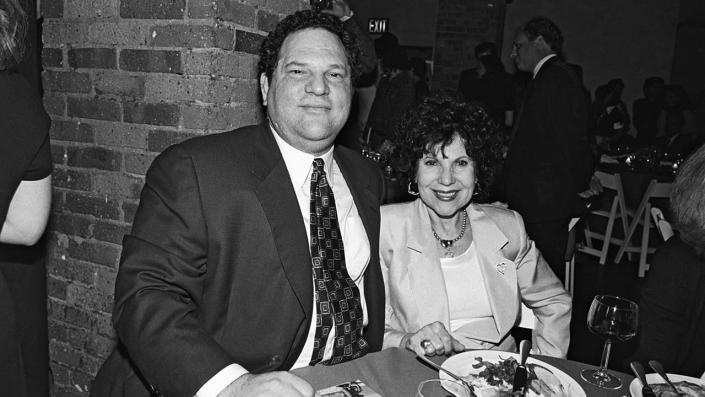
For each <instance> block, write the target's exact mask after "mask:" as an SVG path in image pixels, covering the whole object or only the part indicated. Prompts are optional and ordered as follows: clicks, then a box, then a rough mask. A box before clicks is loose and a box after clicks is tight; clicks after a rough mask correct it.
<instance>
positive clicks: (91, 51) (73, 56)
mask: <svg viewBox="0 0 705 397" xmlns="http://www.w3.org/2000/svg"><path fill="white" fill-rule="evenodd" d="M116 59H117V55H116V51H115V49H114V48H75V49H70V50H69V66H70V67H72V68H98V69H115V68H116V67H117V61H116Z"/></svg>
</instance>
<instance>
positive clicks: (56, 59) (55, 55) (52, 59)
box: [42, 48, 64, 68]
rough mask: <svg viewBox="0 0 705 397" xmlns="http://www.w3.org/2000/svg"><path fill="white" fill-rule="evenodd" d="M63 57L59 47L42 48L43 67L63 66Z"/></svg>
mask: <svg viewBox="0 0 705 397" xmlns="http://www.w3.org/2000/svg"><path fill="white" fill-rule="evenodd" d="M63 58H64V53H63V51H62V50H61V48H42V65H43V66H44V67H45V68H60V67H61V66H63V61H64V59H63Z"/></svg>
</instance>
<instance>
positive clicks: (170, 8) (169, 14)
mask: <svg viewBox="0 0 705 397" xmlns="http://www.w3.org/2000/svg"><path fill="white" fill-rule="evenodd" d="M115 1H116V0H114V2H115ZM119 3H120V16H121V17H122V18H140V19H181V18H183V17H184V10H185V9H186V1H185V0H168V1H144V0H119Z"/></svg>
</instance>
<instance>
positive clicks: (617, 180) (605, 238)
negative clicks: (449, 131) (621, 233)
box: [578, 171, 628, 265]
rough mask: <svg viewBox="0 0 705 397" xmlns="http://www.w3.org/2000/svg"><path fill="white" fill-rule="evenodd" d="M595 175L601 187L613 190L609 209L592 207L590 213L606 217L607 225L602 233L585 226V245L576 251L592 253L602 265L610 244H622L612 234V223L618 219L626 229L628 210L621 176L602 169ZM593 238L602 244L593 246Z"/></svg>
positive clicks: (623, 228)
mask: <svg viewBox="0 0 705 397" xmlns="http://www.w3.org/2000/svg"><path fill="white" fill-rule="evenodd" d="M595 176H596V177H597V178H598V179H599V180H600V184H601V185H602V187H603V189H609V190H612V191H614V198H613V199H612V205H611V206H610V209H609V210H605V209H599V208H596V209H593V210H592V211H590V214H592V215H597V216H599V217H603V218H607V226H606V228H605V231H604V233H600V232H597V231H594V230H591V229H590V226H589V225H586V226H585V245H582V246H579V247H578V251H580V252H584V253H586V254H588V255H593V256H596V257H598V258H600V264H601V265H604V264H605V262H606V261H607V251H608V250H609V248H610V244H622V243H623V240H621V239H618V238H615V237H613V236H612V232H613V231H614V224H615V222H616V221H617V220H618V219H619V220H620V221H621V223H622V230H627V227H628V219H627V217H628V211H627V205H626V204H625V201H624V190H623V187H622V178H621V176H620V174H609V173H606V172H602V171H596V172H595ZM593 239H595V240H602V245H600V246H599V247H598V246H595V245H594V243H593Z"/></svg>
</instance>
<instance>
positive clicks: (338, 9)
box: [321, 0, 352, 18]
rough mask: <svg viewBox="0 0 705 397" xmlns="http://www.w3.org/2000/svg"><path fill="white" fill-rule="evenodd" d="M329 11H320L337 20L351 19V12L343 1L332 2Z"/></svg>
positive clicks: (334, 0)
mask: <svg viewBox="0 0 705 397" xmlns="http://www.w3.org/2000/svg"><path fill="white" fill-rule="evenodd" d="M332 4H333V6H332V7H331V9H330V10H321V12H322V13H325V14H330V15H333V16H334V17H338V18H350V17H352V10H351V9H350V6H349V5H348V2H347V1H345V0H333V2H332Z"/></svg>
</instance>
